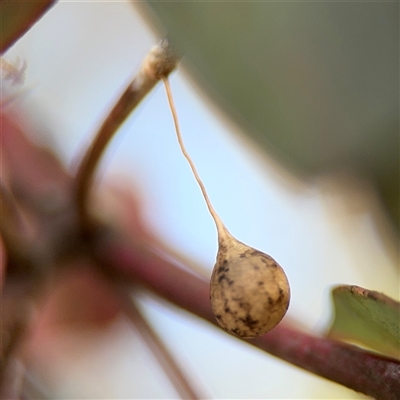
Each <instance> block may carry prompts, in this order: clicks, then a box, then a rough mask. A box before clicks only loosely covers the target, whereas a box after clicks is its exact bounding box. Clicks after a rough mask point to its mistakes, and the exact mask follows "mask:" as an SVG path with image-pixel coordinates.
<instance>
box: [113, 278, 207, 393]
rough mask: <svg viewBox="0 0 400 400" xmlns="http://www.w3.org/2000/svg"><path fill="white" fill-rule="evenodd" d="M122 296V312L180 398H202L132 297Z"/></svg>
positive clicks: (128, 295) (119, 288)
mask: <svg viewBox="0 0 400 400" xmlns="http://www.w3.org/2000/svg"><path fill="white" fill-rule="evenodd" d="M117 290H118V291H120V290H121V287H120V286H118V287H117ZM123 294H124V296H123V302H124V310H125V313H126V315H127V316H128V318H129V319H130V320H131V322H132V323H133V324H134V326H135V328H136V329H137V331H138V332H139V334H140V335H141V337H142V339H143V340H144V341H145V342H146V344H147V346H148V347H149V349H150V350H151V351H152V353H153V354H154V356H155V357H156V358H157V361H158V362H159V363H160V365H161V366H162V367H163V369H164V372H165V373H166V375H167V376H168V377H169V379H170V381H171V383H172V384H173V385H174V387H175V389H176V391H177V392H178V393H179V395H180V396H181V398H182V399H190V400H197V399H201V398H204V397H202V396H199V395H198V394H197V393H196V391H195V390H194V388H193V387H192V385H191V384H190V382H189V380H188V379H187V378H186V376H185V374H184V373H183V371H182V369H181V368H180V367H179V365H178V364H177V363H176V361H175V359H174V358H173V356H172V355H171V353H170V352H169V351H168V349H167V348H166V347H165V345H164V343H163V342H162V340H161V339H160V337H159V336H158V335H157V334H156V333H155V332H154V330H153V329H152V328H151V326H150V325H149V323H148V322H147V321H146V319H145V318H144V316H143V315H142V313H141V312H140V310H139V309H138V308H137V306H136V304H135V301H134V300H133V299H132V296H131V295H130V294H129V292H128V291H126V293H123Z"/></svg>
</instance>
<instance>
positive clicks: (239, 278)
mask: <svg viewBox="0 0 400 400" xmlns="http://www.w3.org/2000/svg"><path fill="white" fill-rule="evenodd" d="M235 240H236V239H235ZM234 246H236V247H235V248H234V249H233V250H232V249H228V251H226V249H225V250H224V251H223V252H222V253H220V252H218V254H217V262H216V265H215V267H214V270H213V274H212V276H211V287H210V288H211V296H210V297H211V306H212V309H213V311H214V314H215V315H216V316H217V315H218V318H217V321H218V323H219V325H220V326H221V327H222V328H223V329H225V330H226V331H228V332H229V333H231V334H233V335H235V336H239V337H242V338H254V337H257V336H260V335H262V334H264V333H266V332H268V331H270V330H271V329H273V328H274V327H275V326H276V325H277V324H278V323H279V321H280V320H281V319H282V318H283V316H284V315H285V313H286V310H287V309H288V307H289V299H290V289H289V284H288V281H287V278H286V275H285V273H284V271H283V269H282V268H281V267H280V266H279V265H278V264H277V263H276V261H275V260H274V259H272V258H271V257H270V256H268V255H267V254H264V253H262V252H260V251H258V250H255V249H252V248H251V247H249V246H246V245H244V244H243V243H241V242H238V241H237V242H236V243H234Z"/></svg>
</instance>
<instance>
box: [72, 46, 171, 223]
mask: <svg viewBox="0 0 400 400" xmlns="http://www.w3.org/2000/svg"><path fill="white" fill-rule="evenodd" d="M176 63H177V59H176V58H175V57H174V56H173V55H172V52H171V48H170V45H169V43H168V41H167V40H163V41H161V42H160V44H159V45H157V46H155V47H153V48H152V49H151V51H150V52H149V53H148V55H147V56H146V57H145V59H144V61H143V63H142V65H141V67H140V69H139V72H138V73H137V75H136V76H135V78H134V79H133V81H132V82H131V83H130V84H129V86H128V87H127V88H126V90H125V91H124V93H123V94H122V96H121V97H120V99H119V100H118V101H117V103H116V104H115V106H114V107H113V109H112V110H111V112H110V113H109V114H108V116H107V117H106V119H105V120H104V122H103V124H102V125H101V127H100V129H99V131H98V132H97V135H96V137H95V139H94V140H93V142H92V143H91V145H90V147H89V148H88V150H87V151H86V154H85V155H84V157H83V159H82V161H81V163H80V165H79V167H78V172H77V175H76V181H75V198H76V203H77V208H78V216H79V220H80V222H81V225H82V227H88V226H89V225H90V218H89V211H88V203H89V194H90V189H91V186H92V181H93V176H94V173H95V170H96V167H97V165H98V163H99V160H100V158H101V156H102V154H103V153H104V150H105V148H106V147H107V144H108V143H109V142H110V140H111V139H112V137H113V136H114V134H115V133H116V132H117V130H118V129H119V127H120V126H121V125H122V123H123V122H124V121H125V119H126V118H127V117H128V116H129V114H130V113H131V112H132V111H133V110H134V109H135V107H136V106H137V105H138V104H139V103H140V102H141V101H142V100H143V98H144V97H145V96H146V95H147V94H148V93H149V92H150V90H151V89H152V88H153V87H154V86H155V84H156V83H157V82H158V81H159V80H160V79H162V78H164V77H166V76H168V75H169V74H170V73H171V72H172V71H173V70H174V69H175V67H176Z"/></svg>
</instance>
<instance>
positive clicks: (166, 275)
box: [96, 236, 400, 400]
mask: <svg viewBox="0 0 400 400" xmlns="http://www.w3.org/2000/svg"><path fill="white" fill-rule="evenodd" d="M96 252H97V257H99V258H101V260H102V262H106V263H108V265H109V267H110V268H112V270H113V271H114V273H117V274H121V276H123V277H124V278H125V280H126V281H127V280H128V279H131V280H132V281H133V282H135V283H136V284H138V283H139V284H141V285H143V286H145V287H147V288H148V289H150V290H152V291H153V292H154V293H156V294H157V295H159V296H161V297H163V298H164V299H166V300H168V301H170V302H172V303H173V304H175V305H177V306H178V307H181V308H183V309H185V310H187V311H189V312H191V313H193V314H196V315H197V316H199V317H201V318H203V319H205V320H207V321H208V322H211V323H213V324H215V325H217V324H216V321H215V318H214V316H213V314H212V311H211V306H210V301H209V287H208V285H209V284H208V282H207V281H206V280H204V279H201V278H199V277H196V276H194V275H192V274H191V273H189V272H187V271H184V270H182V269H180V268H179V267H177V266H175V265H174V264H172V263H170V262H168V261H166V260H165V259H163V258H162V257H160V256H158V255H157V254H154V253H150V252H145V251H142V252H136V251H133V250H132V246H131V245H130V244H128V243H126V242H125V243H124V241H123V240H121V238H116V237H112V236H108V237H103V238H102V239H101V240H100V241H99V242H98V244H97V248H96ZM247 342H248V343H249V344H251V345H253V346H256V347H258V348H260V349H262V350H265V351H267V352H268V353H270V354H272V355H274V356H276V357H279V358H281V359H283V360H285V361H287V362H289V363H291V364H294V365H296V366H298V367H300V368H303V369H305V370H307V371H310V372H312V373H314V374H316V375H319V376H321V377H324V378H327V379H329V380H331V381H333V382H337V383H339V384H341V385H344V386H346V387H348V388H350V389H353V390H355V391H358V392H361V393H364V394H366V395H369V396H373V397H374V398H376V399H382V400H398V399H399V397H398V394H399V393H400V362H399V361H397V360H394V359H390V358H387V357H383V356H380V355H377V354H374V353H371V352H367V351H364V350H362V349H360V348H358V347H356V346H352V345H348V344H345V343H343V342H338V341H334V340H330V339H326V338H321V337H315V336H312V335H309V334H307V333H304V332H301V331H299V330H296V329H294V328H292V327H289V326H286V325H285V324H284V323H281V324H280V325H278V326H277V327H276V328H275V329H273V330H272V331H271V332H269V333H267V334H265V335H264V336H262V337H260V338H258V339H253V340H247Z"/></svg>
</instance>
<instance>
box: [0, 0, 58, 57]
mask: <svg viewBox="0 0 400 400" xmlns="http://www.w3.org/2000/svg"><path fill="white" fill-rule="evenodd" d="M55 3H56V2H55V0H41V1H15V0H2V1H1V2H0V18H1V19H0V26H1V35H0V54H3V53H4V52H5V51H7V50H8V49H9V48H10V47H11V46H12V45H13V44H14V43H15V42H16V41H17V40H18V39H20V38H21V36H23V35H24V34H25V33H26V32H27V31H28V30H29V29H30V28H31V27H32V25H33V24H34V23H35V22H37V21H38V20H39V19H40V18H41V17H42V16H43V15H44V14H45V13H46V12H47V11H48V10H49V9H50V8H51V7H52V6H53V5H54V4H55Z"/></svg>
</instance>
